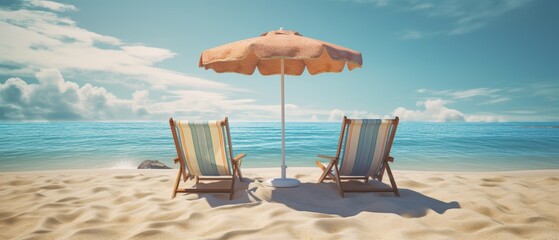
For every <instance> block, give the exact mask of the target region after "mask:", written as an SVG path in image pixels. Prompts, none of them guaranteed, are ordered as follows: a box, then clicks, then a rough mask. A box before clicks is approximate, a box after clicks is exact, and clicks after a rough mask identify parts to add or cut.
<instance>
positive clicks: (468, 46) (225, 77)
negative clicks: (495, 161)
mask: <svg viewBox="0 0 559 240" xmlns="http://www.w3.org/2000/svg"><path fill="white" fill-rule="evenodd" d="M557 10H559V2H558V1H549V0H547V1H546V0H499V1H495V0H470V1H454V0H446V1H444V0H423V1H413V0H410V1H407V0H399V1H396V0H392V1H391V0H374V1H367V0H360V1H351V0H347V1H336V0H330V1H318V0H308V1H196V2H195V1H146V0H133V1H132V0H128V1H57V2H54V1H41V0H31V1H13V0H8V1H6V0H3V1H0V36H1V37H0V94H1V97H0V120H49V121H56V120H109V121H111V120H165V119H167V118H168V117H169V116H175V117H178V118H188V119H218V118H222V117H224V116H229V117H230V118H231V119H232V121H279V102H280V98H279V76H277V75H276V76H261V75H259V74H258V73H255V74H254V75H252V76H245V75H238V74H234V73H225V74H217V73H215V72H213V71H211V70H210V71H206V70H204V69H201V68H198V60H199V56H200V53H201V52H202V51H203V50H204V49H208V48H212V47H215V46H219V45H222V44H225V43H229V42H233V41H237V40H241V39H246V38H251V37H255V36H258V35H260V34H261V33H263V32H267V31H270V30H276V29H279V28H280V27H284V28H285V29H289V30H295V31H298V32H300V33H301V34H302V35H304V36H307V37H311V38H317V39H320V40H323V41H327V42H331V43H335V44H338V45H342V46H345V47H348V48H351V49H354V50H357V51H360V52H361V53H362V55H363V62H364V64H363V67H362V68H361V69H356V70H354V71H348V70H347V69H346V70H344V71H343V72H342V73H336V74H333V73H325V74H319V75H316V76H310V75H309V74H308V73H304V74H303V75H301V76H288V77H286V104H287V106H286V114H287V121H340V119H341V116H343V115H347V116H349V117H354V118H377V117H392V116H395V115H396V116H399V117H400V118H401V119H402V120H404V121H469V122H478V121H482V122H492V121H559V44H557V42H559V28H557V27H556V26H555V25H557V23H558V22H559V15H557V14H556V12H557Z"/></svg>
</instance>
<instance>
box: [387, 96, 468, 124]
mask: <svg viewBox="0 0 559 240" xmlns="http://www.w3.org/2000/svg"><path fill="white" fill-rule="evenodd" d="M422 105H423V106H425V109H424V110H409V109H406V108H404V107H399V108H396V109H395V110H394V111H393V112H392V115H393V116H398V117H400V119H402V120H403V121H430V122H449V121H464V119H465V118H464V114H463V113H461V112H460V111H458V110H455V109H450V108H447V107H446V106H445V102H444V101H443V100H442V99H435V100H425V101H424V102H422Z"/></svg>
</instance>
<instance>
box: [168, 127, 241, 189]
mask: <svg viewBox="0 0 559 240" xmlns="http://www.w3.org/2000/svg"><path fill="white" fill-rule="evenodd" d="M220 124H221V126H225V130H226V132H227V139H228V141H227V143H228V145H229V156H231V158H230V159H231V166H232V168H233V172H232V174H231V177H229V176H224V177H221V176H212V177H203V176H193V175H191V174H190V173H187V172H186V160H185V159H183V157H182V154H180V153H181V148H180V146H179V141H178V140H177V139H178V135H177V131H176V129H175V122H174V121H173V118H169V125H170V126H171V132H172V133H173V139H174V141H175V148H176V150H177V155H178V156H177V157H176V158H175V159H173V161H174V162H175V164H176V163H179V164H180V168H179V172H178V174H177V178H176V179H175V185H174V188H173V194H172V197H171V199H173V198H175V197H176V196H177V193H229V200H231V199H233V194H234V193H235V180H236V177H239V181H243V175H242V173H241V163H242V159H243V158H244V157H245V156H246V154H244V153H240V154H237V156H235V157H232V156H233V147H232V144H231V134H230V132H229V120H228V118H227V117H226V118H225V119H224V120H222V121H221V122H220ZM181 176H182V179H183V182H186V181H187V180H188V179H191V180H192V179H195V181H196V184H198V183H199V182H200V180H224V181H231V188H221V189H198V188H184V189H179V183H180V179H181Z"/></svg>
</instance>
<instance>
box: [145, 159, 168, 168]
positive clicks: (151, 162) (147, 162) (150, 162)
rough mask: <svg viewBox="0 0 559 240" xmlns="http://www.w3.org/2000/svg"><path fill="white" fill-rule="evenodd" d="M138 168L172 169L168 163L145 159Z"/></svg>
mask: <svg viewBox="0 0 559 240" xmlns="http://www.w3.org/2000/svg"><path fill="white" fill-rule="evenodd" d="M138 169H171V168H170V167H168V166H167V165H165V164H163V163H162V162H160V161H157V160H144V161H143V162H142V163H140V166H138Z"/></svg>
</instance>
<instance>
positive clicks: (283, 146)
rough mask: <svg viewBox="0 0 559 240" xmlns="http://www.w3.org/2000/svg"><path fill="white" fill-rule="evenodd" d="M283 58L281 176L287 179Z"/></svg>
mask: <svg viewBox="0 0 559 240" xmlns="http://www.w3.org/2000/svg"><path fill="white" fill-rule="evenodd" d="M283 64H284V63H283V58H282V59H281V178H282V179H285V172H286V170H285V169H286V168H287V166H285V93H284V87H283V86H284V80H283V75H284V73H285V68H284V65H283Z"/></svg>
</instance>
